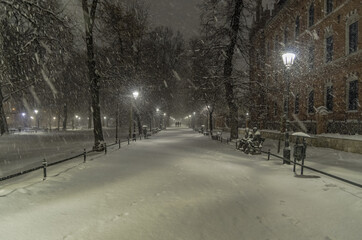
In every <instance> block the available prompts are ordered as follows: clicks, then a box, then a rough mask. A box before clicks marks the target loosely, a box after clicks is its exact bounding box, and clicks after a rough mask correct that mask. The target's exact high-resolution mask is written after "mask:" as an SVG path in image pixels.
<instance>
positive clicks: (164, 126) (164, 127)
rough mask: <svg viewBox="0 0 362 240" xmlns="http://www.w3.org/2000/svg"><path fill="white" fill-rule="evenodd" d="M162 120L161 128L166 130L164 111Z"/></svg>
mask: <svg viewBox="0 0 362 240" xmlns="http://www.w3.org/2000/svg"><path fill="white" fill-rule="evenodd" d="M162 120H163V121H162V122H163V129H165V130H166V113H163V118H162Z"/></svg>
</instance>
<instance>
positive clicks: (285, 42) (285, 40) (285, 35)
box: [284, 28, 288, 45]
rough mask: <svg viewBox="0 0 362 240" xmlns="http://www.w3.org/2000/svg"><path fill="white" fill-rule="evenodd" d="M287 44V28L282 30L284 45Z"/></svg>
mask: <svg viewBox="0 0 362 240" xmlns="http://www.w3.org/2000/svg"><path fill="white" fill-rule="evenodd" d="M287 43H288V28H284V44H285V45H287Z"/></svg>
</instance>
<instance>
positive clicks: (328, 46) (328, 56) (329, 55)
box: [326, 36, 333, 62]
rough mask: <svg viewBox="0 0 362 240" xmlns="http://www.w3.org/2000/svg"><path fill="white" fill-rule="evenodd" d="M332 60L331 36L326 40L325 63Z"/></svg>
mask: <svg viewBox="0 0 362 240" xmlns="http://www.w3.org/2000/svg"><path fill="white" fill-rule="evenodd" d="M332 60H333V36H330V37H327V38H326V62H330V61H332Z"/></svg>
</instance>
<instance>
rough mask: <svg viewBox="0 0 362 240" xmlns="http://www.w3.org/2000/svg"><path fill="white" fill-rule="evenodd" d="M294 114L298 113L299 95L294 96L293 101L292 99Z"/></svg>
mask: <svg viewBox="0 0 362 240" xmlns="http://www.w3.org/2000/svg"><path fill="white" fill-rule="evenodd" d="M294 113H295V114H298V113H299V93H298V94H297V95H295V99H294Z"/></svg>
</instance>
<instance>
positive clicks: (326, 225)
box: [0, 129, 362, 240]
mask: <svg viewBox="0 0 362 240" xmlns="http://www.w3.org/2000/svg"><path fill="white" fill-rule="evenodd" d="M81 161H82V159H79V161H78V162H75V161H73V162H69V163H66V164H63V165H60V166H54V167H52V168H49V169H48V171H49V173H48V175H49V177H48V179H47V180H46V181H42V180H41V172H40V171H38V172H34V173H31V174H29V175H27V176H24V177H21V178H17V179H12V180H9V181H6V182H2V183H1V184H2V185H0V195H2V197H0V232H1V239H2V240H3V239H4V240H15V239H19V240H20V239H21V240H24V239H37V240H41V239H44V240H51V239H67V240H70V239H76V240H80V239H87V240H88V239H125V240H132V239H142V240H144V239H147V240H149V239H155V240H156V239H157V240H171V239H185V240H193V239H195V240H196V239H205V240H206V239H207V240H213V239H215V240H221V239H225V240H233V239H238V240H239V239H303V240H304V239H361V235H362V228H361V223H362V190H361V189H359V188H356V187H353V186H349V185H346V184H344V183H341V182H338V181H335V180H333V179H329V178H326V177H323V176H321V178H317V177H314V176H316V174H312V173H310V172H307V173H306V175H307V176H309V177H306V178H298V177H294V176H293V174H292V172H291V167H290V166H283V165H281V163H280V161H278V162H276V161H269V162H268V161H265V156H264V157H262V156H247V155H244V154H242V153H240V152H239V151H235V150H234V149H233V148H232V147H231V146H227V145H224V144H220V143H219V142H216V141H211V140H210V139H209V138H206V137H204V136H202V135H199V134H196V133H193V132H192V131H191V130H188V129H169V130H166V131H164V132H161V133H159V134H158V135H155V136H152V138H151V139H149V140H143V141H137V142H136V143H135V144H132V145H130V146H122V149H121V150H118V149H113V150H111V149H110V151H109V152H108V154H107V155H106V156H105V155H98V156H97V157H93V160H89V161H87V163H85V164H82V163H81ZM312 175H314V176H312Z"/></svg>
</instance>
